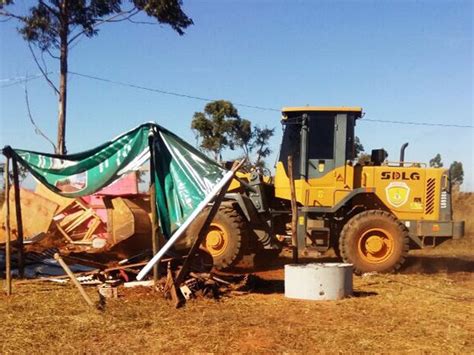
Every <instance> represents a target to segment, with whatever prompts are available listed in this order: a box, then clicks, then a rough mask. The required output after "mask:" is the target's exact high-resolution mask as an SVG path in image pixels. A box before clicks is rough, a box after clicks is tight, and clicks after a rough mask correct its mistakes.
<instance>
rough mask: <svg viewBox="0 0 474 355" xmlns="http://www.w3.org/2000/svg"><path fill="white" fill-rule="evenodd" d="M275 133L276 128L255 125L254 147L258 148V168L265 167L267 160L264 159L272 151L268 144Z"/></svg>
mask: <svg viewBox="0 0 474 355" xmlns="http://www.w3.org/2000/svg"><path fill="white" fill-rule="evenodd" d="M274 133H275V128H267V127H265V128H260V127H255V129H254V131H253V143H252V149H256V154H257V158H256V159H255V166H256V167H258V168H264V167H265V161H264V160H262V159H264V158H266V157H268V156H269V155H270V153H271V152H272V150H271V149H270V148H269V146H268V142H269V140H270V138H271V137H273V134H274Z"/></svg>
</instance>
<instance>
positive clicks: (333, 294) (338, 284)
mask: <svg viewBox="0 0 474 355" xmlns="http://www.w3.org/2000/svg"><path fill="white" fill-rule="evenodd" d="M351 295H352V264H345V263H310V264H288V265H285V297H287V298H295V299H302V300H320V301H321V300H339V299H342V298H345V297H348V296H351Z"/></svg>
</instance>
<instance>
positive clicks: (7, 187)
mask: <svg viewBox="0 0 474 355" xmlns="http://www.w3.org/2000/svg"><path fill="white" fill-rule="evenodd" d="M4 154H5V153H4ZM4 169H5V204H4V209H5V232H6V245H5V281H6V291H7V296H10V295H11V294H12V272H11V264H10V263H11V255H10V239H11V231H10V198H9V195H10V193H9V191H10V176H9V174H8V173H9V170H10V158H9V157H8V156H6V161H5V167H4Z"/></svg>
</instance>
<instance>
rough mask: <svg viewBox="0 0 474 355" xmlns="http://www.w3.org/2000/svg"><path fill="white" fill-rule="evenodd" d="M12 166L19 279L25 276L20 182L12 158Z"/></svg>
mask: <svg viewBox="0 0 474 355" xmlns="http://www.w3.org/2000/svg"><path fill="white" fill-rule="evenodd" d="M12 163H13V164H12V165H13V188H14V190H15V215H16V224H17V226H18V228H17V234H18V238H17V249H18V273H19V276H20V278H23V276H24V275H25V246H24V243H23V218H22V211H21V203H20V200H21V197H20V180H19V178H18V162H17V160H16V159H15V157H13V158H12Z"/></svg>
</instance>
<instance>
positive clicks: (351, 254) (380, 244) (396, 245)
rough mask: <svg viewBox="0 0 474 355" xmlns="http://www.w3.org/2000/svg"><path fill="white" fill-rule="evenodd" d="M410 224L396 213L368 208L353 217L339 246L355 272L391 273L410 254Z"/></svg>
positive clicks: (342, 254) (342, 233) (347, 224)
mask: <svg viewBox="0 0 474 355" xmlns="http://www.w3.org/2000/svg"><path fill="white" fill-rule="evenodd" d="M408 249H409V238H408V230H407V228H406V227H405V226H404V225H403V224H402V223H401V222H400V221H399V220H398V219H397V218H396V217H395V216H394V215H392V214H390V213H388V212H385V211H381V210H370V211H364V212H361V213H359V214H357V215H356V216H354V217H352V218H351V219H350V220H349V221H348V222H347V223H346V224H345V226H344V228H343V229H342V232H341V236H340V238H339V250H340V253H341V256H342V259H343V260H344V262H346V263H351V264H353V265H354V272H355V273H356V274H362V273H366V272H373V271H376V272H382V273H389V272H393V271H396V270H398V269H399V268H400V267H401V266H402V264H403V263H404V262H405V258H406V256H407V254H408Z"/></svg>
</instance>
